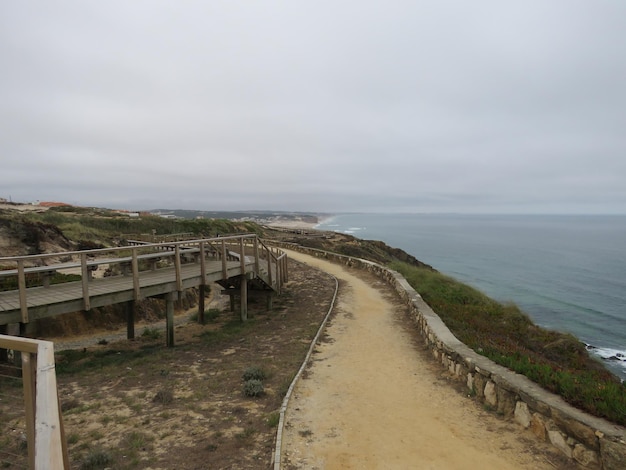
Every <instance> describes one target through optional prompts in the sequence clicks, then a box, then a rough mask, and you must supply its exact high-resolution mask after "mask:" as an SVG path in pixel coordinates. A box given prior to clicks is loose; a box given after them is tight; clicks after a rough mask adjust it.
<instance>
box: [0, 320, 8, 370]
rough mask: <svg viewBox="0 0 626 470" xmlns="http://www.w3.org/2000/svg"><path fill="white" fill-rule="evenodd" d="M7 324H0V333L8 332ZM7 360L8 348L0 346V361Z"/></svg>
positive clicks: (5, 361)
mask: <svg viewBox="0 0 626 470" xmlns="http://www.w3.org/2000/svg"><path fill="white" fill-rule="evenodd" d="M8 330H9V325H0V335H6V334H8ZM3 362H4V363H7V362H9V350H8V349H4V348H0V363H3Z"/></svg>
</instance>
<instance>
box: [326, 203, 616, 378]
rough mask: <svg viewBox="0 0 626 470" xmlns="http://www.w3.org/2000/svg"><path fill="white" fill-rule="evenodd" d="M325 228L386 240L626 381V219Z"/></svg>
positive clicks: (344, 222)
mask: <svg viewBox="0 0 626 470" xmlns="http://www.w3.org/2000/svg"><path fill="white" fill-rule="evenodd" d="M317 228H318V229H320V230H332V231H337V232H343V233H349V234H352V235H354V236H356V237H359V238H363V239H369V240H382V241H384V242H385V243H387V244H388V245H391V246H393V247H397V248H401V249H403V250H404V251H406V252H408V253H410V254H412V255H413V256H415V257H416V258H417V259H419V260H420V261H422V262H424V263H427V264H430V265H431V266H433V267H434V268H435V269H437V270H438V271H440V272H442V273H444V274H447V275H450V276H452V277H454V278H456V279H458V280H459V281H461V282H464V283H466V284H469V285H471V286H473V287H475V288H477V289H479V290H480V291H482V292H484V293H485V294H487V295H488V296H490V297H492V298H494V299H496V300H499V301H502V302H513V303H515V304H517V305H518V306H519V307H520V308H521V309H522V310H523V311H524V312H526V313H527V314H528V315H529V316H530V317H531V318H532V320H533V321H534V322H535V323H536V324H538V325H540V326H542V327H545V328H549V329H553V330H558V331H563V332H569V333H571V334H573V335H574V336H576V337H577V338H579V339H580V340H581V341H583V342H584V343H586V344H587V345H588V346H589V350H590V352H591V353H592V354H594V355H596V356H597V357H599V358H602V359H603V360H604V363H605V365H606V366H607V367H608V368H609V369H610V370H611V371H613V372H614V373H615V374H616V375H618V376H619V377H620V378H621V379H622V380H626V216H619V215H616V216H611V215H588V216H579V215H556V216H555V215H458V214H456V215H450V214H445V215H444V214H411V215H409V214H343V215H337V216H334V217H332V218H330V219H327V220H325V221H323V222H322V223H321V224H320V225H318V227H317Z"/></svg>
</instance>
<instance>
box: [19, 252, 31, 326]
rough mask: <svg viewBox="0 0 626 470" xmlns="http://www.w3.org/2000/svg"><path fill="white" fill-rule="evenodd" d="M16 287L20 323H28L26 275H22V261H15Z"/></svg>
mask: <svg viewBox="0 0 626 470" xmlns="http://www.w3.org/2000/svg"><path fill="white" fill-rule="evenodd" d="M17 286H18V289H19V290H20V309H21V312H22V323H28V304H27V303H26V274H24V260H23V259H19V260H17Z"/></svg>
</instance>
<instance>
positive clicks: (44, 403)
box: [0, 335, 70, 470]
mask: <svg viewBox="0 0 626 470" xmlns="http://www.w3.org/2000/svg"><path fill="white" fill-rule="evenodd" d="M0 348H1V349H8V350H12V351H15V352H19V353H20V354H21V356H22V382H23V389H24V410H25V420H26V436H27V445H28V468H29V469H31V470H32V469H35V470H68V469H69V468H70V465H69V456H68V453H67V444H66V441H65V435H64V431H63V420H62V417H61V407H60V405H59V397H58V393H57V382H56V371H55V363H54V348H53V344H52V343H51V342H50V341H39V340H34V339H29V338H18V337H15V336H6V335H0Z"/></svg>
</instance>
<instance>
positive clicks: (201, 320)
mask: <svg viewBox="0 0 626 470" xmlns="http://www.w3.org/2000/svg"><path fill="white" fill-rule="evenodd" d="M205 290H206V289H205V285H204V284H200V286H198V323H200V324H201V325H204V294H205Z"/></svg>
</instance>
